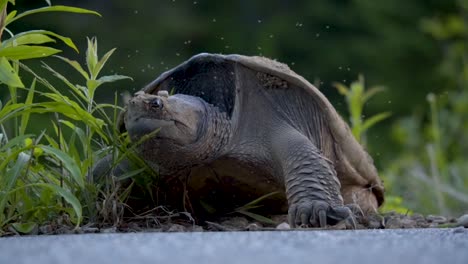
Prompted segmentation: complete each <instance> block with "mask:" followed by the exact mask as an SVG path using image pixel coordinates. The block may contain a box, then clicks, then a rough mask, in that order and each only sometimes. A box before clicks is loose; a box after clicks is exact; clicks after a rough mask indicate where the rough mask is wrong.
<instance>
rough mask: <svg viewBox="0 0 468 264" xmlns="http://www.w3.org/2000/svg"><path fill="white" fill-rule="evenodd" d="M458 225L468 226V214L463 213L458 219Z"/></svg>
mask: <svg viewBox="0 0 468 264" xmlns="http://www.w3.org/2000/svg"><path fill="white" fill-rule="evenodd" d="M457 226H463V227H466V228H468V214H465V215H462V216H460V217H459V218H458V219H457Z"/></svg>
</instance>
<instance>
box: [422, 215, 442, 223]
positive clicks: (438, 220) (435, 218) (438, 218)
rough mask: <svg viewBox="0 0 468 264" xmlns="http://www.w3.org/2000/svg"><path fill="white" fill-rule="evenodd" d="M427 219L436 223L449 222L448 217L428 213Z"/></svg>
mask: <svg viewBox="0 0 468 264" xmlns="http://www.w3.org/2000/svg"><path fill="white" fill-rule="evenodd" d="M426 220H427V221H428V222H432V223H436V224H445V223H447V218H445V217H443V216H440V215H428V216H426Z"/></svg>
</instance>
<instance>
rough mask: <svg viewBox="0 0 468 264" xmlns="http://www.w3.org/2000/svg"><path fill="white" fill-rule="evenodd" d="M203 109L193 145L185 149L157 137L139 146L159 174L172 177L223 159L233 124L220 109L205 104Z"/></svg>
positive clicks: (175, 143) (187, 145) (188, 145)
mask: <svg viewBox="0 0 468 264" xmlns="http://www.w3.org/2000/svg"><path fill="white" fill-rule="evenodd" d="M204 106H205V112H204V116H203V118H201V120H200V124H199V129H198V137H197V139H196V140H195V141H194V142H193V143H189V144H185V145H182V144H178V143H177V142H175V141H174V140H171V139H162V138H158V137H157V136H155V137H153V138H150V139H148V140H146V141H145V142H143V143H142V144H141V145H140V147H139V151H140V152H141V154H142V156H143V158H144V159H145V160H146V162H147V163H148V164H149V165H150V166H151V167H152V168H153V169H155V170H156V171H158V172H159V173H160V174H163V175H169V174H173V173H176V172H178V171H181V170H183V169H187V168H191V167H193V166H197V165H202V164H206V163H209V162H211V161H213V160H214V159H216V158H217V157H219V156H220V155H221V153H222V152H223V151H224V149H225V148H226V146H227V144H228V142H229V139H230V135H231V125H230V120H229V119H228V118H227V116H226V113H224V112H220V111H219V109H218V108H217V107H214V106H212V105H210V104H208V103H206V102H204Z"/></svg>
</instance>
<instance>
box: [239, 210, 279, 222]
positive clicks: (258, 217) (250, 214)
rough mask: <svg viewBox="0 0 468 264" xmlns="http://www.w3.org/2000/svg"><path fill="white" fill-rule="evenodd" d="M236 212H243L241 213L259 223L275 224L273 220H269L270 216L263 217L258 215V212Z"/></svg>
mask: <svg viewBox="0 0 468 264" xmlns="http://www.w3.org/2000/svg"><path fill="white" fill-rule="evenodd" d="M237 212H238V213H240V214H243V215H246V216H248V217H250V218H253V219H254V220H257V221H259V222H261V223H265V224H269V225H274V224H276V223H275V222H274V221H273V220H271V219H270V218H268V217H265V216H263V215H259V214H255V213H252V212H247V211H237Z"/></svg>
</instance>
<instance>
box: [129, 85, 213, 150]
mask: <svg viewBox="0 0 468 264" xmlns="http://www.w3.org/2000/svg"><path fill="white" fill-rule="evenodd" d="M205 115H206V103H205V102H204V101H203V100H202V99H200V98H198V97H194V96H188V95H183V94H176V95H172V96H169V95H168V93H167V91H159V93H158V94H157V95H153V94H146V93H144V92H138V93H136V94H135V97H133V98H132V99H130V101H129V103H128V106H127V112H126V115H125V127H126V128H127V131H128V133H129V135H130V137H131V139H132V141H134V142H136V141H138V140H139V139H140V138H141V137H143V136H144V135H147V134H150V133H152V132H155V135H154V138H155V139H157V140H158V139H159V140H165V141H168V142H171V144H174V145H189V144H193V143H194V142H195V141H197V139H198V138H199V137H200V136H201V134H202V133H203V123H204V119H205Z"/></svg>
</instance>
